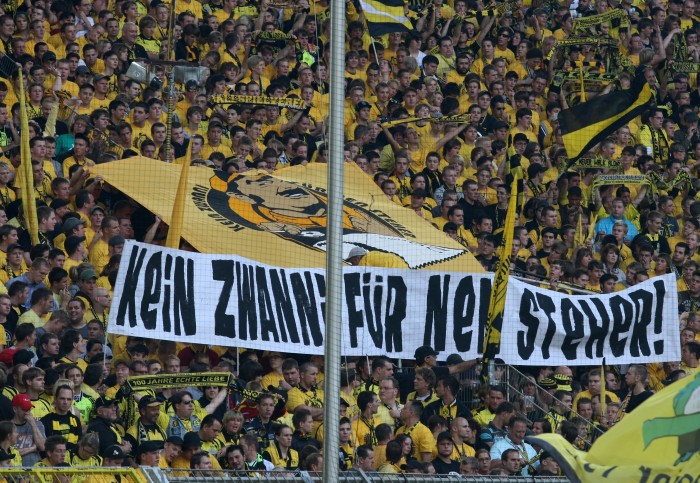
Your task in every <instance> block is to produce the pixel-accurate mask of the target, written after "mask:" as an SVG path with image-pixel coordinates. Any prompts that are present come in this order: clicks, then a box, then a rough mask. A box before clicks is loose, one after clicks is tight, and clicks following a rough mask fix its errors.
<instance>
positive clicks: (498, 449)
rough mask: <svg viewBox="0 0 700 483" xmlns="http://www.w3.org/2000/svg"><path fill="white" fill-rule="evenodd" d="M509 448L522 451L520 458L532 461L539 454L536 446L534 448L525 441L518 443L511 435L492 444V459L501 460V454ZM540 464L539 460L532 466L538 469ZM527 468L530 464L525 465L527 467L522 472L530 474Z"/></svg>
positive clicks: (524, 474) (525, 474)
mask: <svg viewBox="0 0 700 483" xmlns="http://www.w3.org/2000/svg"><path fill="white" fill-rule="evenodd" d="M507 449H514V450H517V451H518V453H520V459H526V460H528V461H531V460H532V459H533V458H534V457H535V456H536V455H537V451H535V448H533V447H532V446H531V445H530V444H528V443H526V442H524V441H523V442H522V444H520V445H517V444H515V443H514V442H513V441H511V439H510V437H507V438H500V439H497V440H496V442H495V443H493V446H491V459H492V460H500V459H501V455H502V454H503V452H504V451H505V450H507ZM525 455H527V458H526V457H525ZM539 466H540V462H539V460H538V461H535V462H534V463H532V467H533V468H535V469H537V468H538V467H539ZM527 469H528V466H527V465H525V467H523V470H522V471H521V474H522V475H523V476H528V475H529V473H528V471H527Z"/></svg>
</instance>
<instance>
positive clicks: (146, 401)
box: [139, 395, 161, 409]
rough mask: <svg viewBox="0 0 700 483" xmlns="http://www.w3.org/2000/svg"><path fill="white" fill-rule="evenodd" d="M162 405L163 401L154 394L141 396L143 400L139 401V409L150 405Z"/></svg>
mask: <svg viewBox="0 0 700 483" xmlns="http://www.w3.org/2000/svg"><path fill="white" fill-rule="evenodd" d="M160 405H161V402H160V401H159V400H158V399H156V398H155V397H153V396H148V395H146V396H143V397H142V398H141V400H140V401H139V409H143V408H145V407H148V406H150V407H155V406H160Z"/></svg>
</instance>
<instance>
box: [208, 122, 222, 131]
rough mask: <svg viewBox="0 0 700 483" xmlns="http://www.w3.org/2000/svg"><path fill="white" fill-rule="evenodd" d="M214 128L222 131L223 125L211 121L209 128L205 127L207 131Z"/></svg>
mask: <svg viewBox="0 0 700 483" xmlns="http://www.w3.org/2000/svg"><path fill="white" fill-rule="evenodd" d="M215 127H218V128H221V129H223V128H224V125H223V124H221V123H220V122H219V121H212V122H210V123H209V127H207V130H209V129H213V128H215Z"/></svg>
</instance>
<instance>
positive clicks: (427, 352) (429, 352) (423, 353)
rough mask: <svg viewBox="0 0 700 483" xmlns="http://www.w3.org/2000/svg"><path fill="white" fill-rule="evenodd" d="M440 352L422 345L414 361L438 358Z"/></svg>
mask: <svg viewBox="0 0 700 483" xmlns="http://www.w3.org/2000/svg"><path fill="white" fill-rule="evenodd" d="M438 354H439V352H437V351H436V350H435V349H433V348H432V347H430V346H429V345H422V346H420V347H419V348H418V349H416V352H415V353H414V354H413V357H414V359H416V360H417V361H418V360H419V361H421V362H422V361H424V360H425V358H426V357H429V356H436V355H438Z"/></svg>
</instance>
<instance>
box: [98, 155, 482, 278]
mask: <svg viewBox="0 0 700 483" xmlns="http://www.w3.org/2000/svg"><path fill="white" fill-rule="evenodd" d="M181 169H182V166H180V165H175V164H170V163H164V162H162V161H157V160H154V159H149V158H145V157H140V156H139V157H133V158H128V159H123V160H120V161H115V162H112V163H106V164H100V165H98V166H95V167H94V168H93V170H92V171H93V172H94V174H96V175H102V176H104V178H105V181H106V182H107V183H109V184H111V185H112V186H114V187H116V188H117V189H118V190H120V191H122V192H124V193H125V194H126V195H128V196H130V197H131V198H133V199H134V200H136V201H137V202H138V203H140V204H141V205H143V206H144V207H145V208H146V209H148V210H149V211H151V212H152V213H154V214H156V215H160V216H162V218H163V220H164V221H165V222H166V223H167V224H169V225H171V224H172V219H171V214H172V211H173V205H174V204H175V203H176V192H177V191H178V190H177V186H178V182H179V180H180V172H181ZM326 180H327V169H326V165H325V164H320V163H313V164H310V165H308V166H293V167H289V168H284V169H281V170H278V171H275V172H274V173H272V174H270V173H267V172H265V171H248V172H246V173H244V174H237V173H234V174H231V175H229V174H225V173H223V172H220V171H219V172H215V171H213V170H212V169H210V168H205V167H199V166H193V167H192V168H190V169H189V175H188V176H187V189H186V191H185V192H186V193H187V196H186V198H185V199H183V200H178V202H181V203H182V206H183V208H182V210H181V212H182V213H183V216H184V219H183V223H182V237H183V238H184V239H185V240H187V241H188V242H189V243H190V244H192V246H194V247H195V248H196V249H197V250H198V251H200V252H202V253H221V254H226V253H235V254H237V255H240V256H243V257H246V258H249V259H251V260H256V261H259V262H262V263H265V264H268V265H272V266H276V267H298V268H306V267H324V266H325V248H326V215H327V203H326V201H327V197H328V195H327V191H326V187H327V184H326V182H327V181H326ZM344 184H345V186H344V196H345V205H344V209H343V212H344V213H343V226H344V232H343V254H344V255H345V256H346V257H347V256H348V255H349V252H350V250H351V249H352V248H354V247H359V248H363V249H364V250H366V251H368V252H369V254H368V256H369V255H372V258H375V259H380V260H381V259H382V258H386V256H385V257H381V256H376V255H382V254H383V255H388V256H391V257H392V259H396V258H398V259H401V260H402V261H403V266H406V267H408V268H412V269H422V268H425V269H429V270H449V271H456V272H476V273H483V272H484V270H483V268H482V267H481V265H480V264H479V263H478V262H477V261H476V260H475V259H474V257H473V256H472V255H471V254H470V253H469V252H468V251H467V250H465V249H464V247H463V246H462V245H460V244H459V243H457V242H456V241H455V240H453V239H451V238H450V237H448V236H447V235H445V234H444V233H443V232H441V231H440V230H438V229H436V228H435V227H434V226H433V225H432V224H430V223H429V222H428V221H426V220H424V219H422V218H421V217H419V216H418V215H416V213H415V212H414V211H413V210H410V209H408V208H404V207H401V206H398V205H397V204H395V203H394V202H392V201H391V200H389V199H388V198H387V197H386V195H385V194H384V193H382V191H381V190H380V189H379V188H378V187H377V185H376V184H375V183H374V182H373V181H372V179H371V178H370V177H369V176H367V175H366V174H365V173H364V172H362V171H361V170H360V169H359V168H356V167H354V166H353V167H348V169H347V170H346V175H345V183H344ZM382 266H383V265H382Z"/></svg>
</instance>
